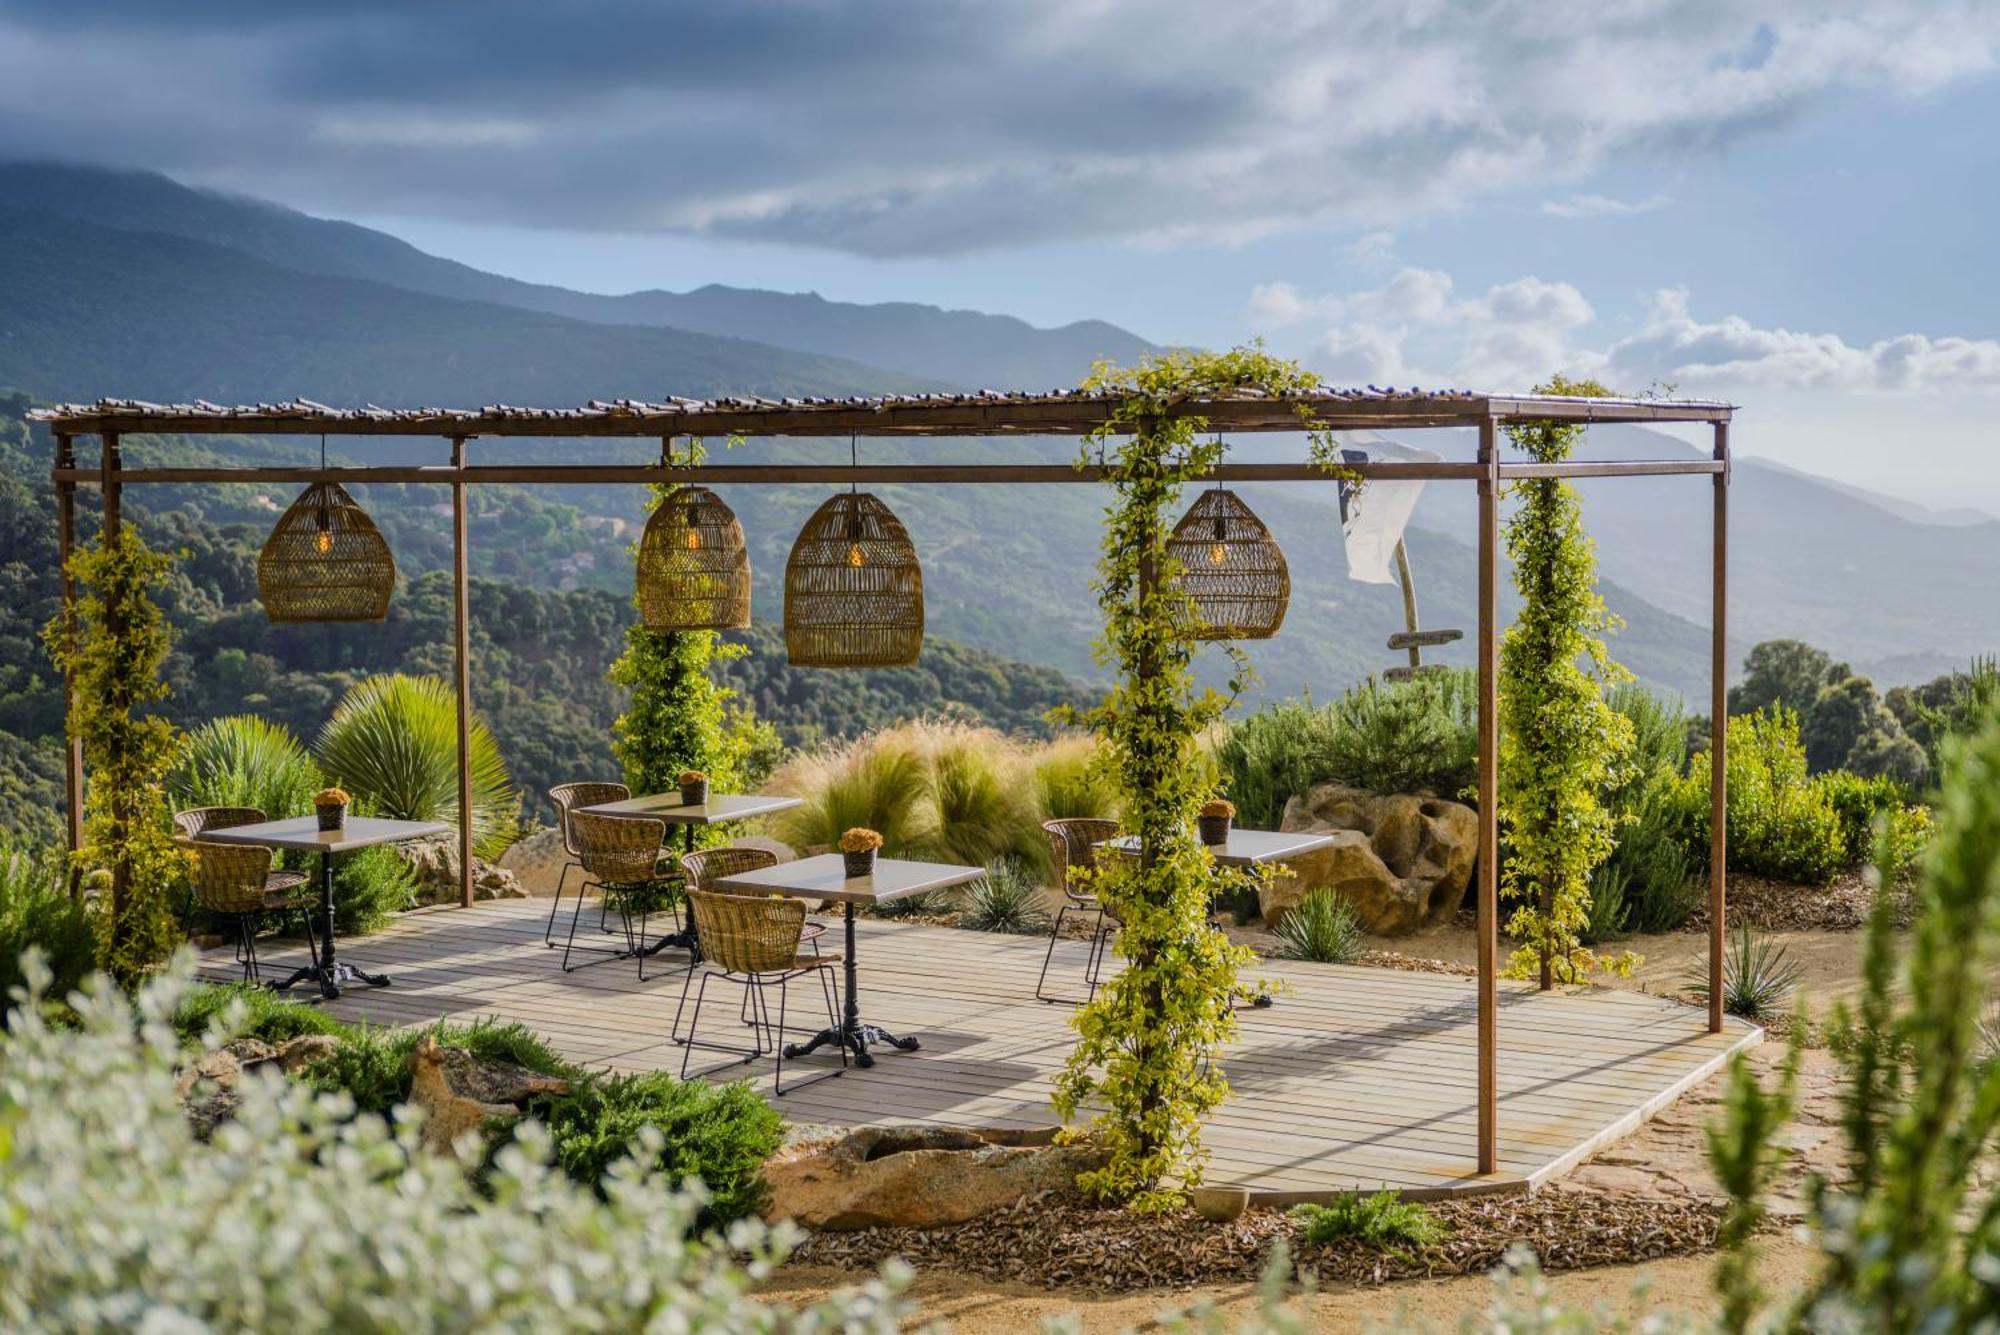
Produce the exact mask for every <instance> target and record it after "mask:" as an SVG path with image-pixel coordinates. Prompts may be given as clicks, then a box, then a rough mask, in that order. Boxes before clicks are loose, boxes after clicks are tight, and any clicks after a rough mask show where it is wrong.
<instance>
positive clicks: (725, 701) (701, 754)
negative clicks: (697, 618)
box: [608, 440, 771, 847]
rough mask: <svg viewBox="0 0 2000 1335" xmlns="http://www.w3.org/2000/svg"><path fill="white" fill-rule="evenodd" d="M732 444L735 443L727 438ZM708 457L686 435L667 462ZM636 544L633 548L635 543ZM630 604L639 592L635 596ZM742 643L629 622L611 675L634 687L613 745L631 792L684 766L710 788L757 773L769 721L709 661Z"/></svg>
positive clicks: (723, 658) (734, 652)
mask: <svg viewBox="0 0 2000 1335" xmlns="http://www.w3.org/2000/svg"><path fill="white" fill-rule="evenodd" d="M731 444H734V442H733V441H732V442H731ZM704 457H706V452H705V450H704V449H703V447H702V443H701V441H700V440H691V441H689V442H688V445H687V453H686V457H684V458H679V459H676V458H675V457H674V456H673V454H672V452H671V446H669V451H668V453H667V455H666V462H667V463H668V464H669V465H670V466H678V467H688V468H692V467H695V466H697V465H699V464H700V463H701V461H702V459H703V458H704ZM678 487H679V484H678V483H675V482H663V483H656V484H654V486H653V488H652V492H653V499H652V504H651V505H649V506H648V507H647V511H648V513H649V514H650V513H651V512H652V511H653V510H656V509H658V508H659V506H660V504H661V502H663V501H665V500H666V499H667V498H668V497H669V496H671V495H673V493H674V492H675V491H676V490H677V489H678ZM635 550H636V549H635ZM633 602H634V605H635V606H636V605H637V602H638V598H637V594H636V593H635V594H634V596H633ZM745 652H747V651H746V650H745V649H744V647H743V646H742V645H739V644H729V643H725V642H724V641H723V639H722V637H721V636H720V635H719V634H718V633H716V632H715V631H712V630H696V631H664V630H650V629H648V628H647V627H646V625H645V624H644V623H643V622H641V621H634V622H633V624H632V625H631V626H630V627H629V628H628V629H627V630H626V632H625V652H624V653H622V654H620V655H619V657H618V659H617V660H616V661H615V662H613V663H612V665H611V668H610V672H609V674H608V675H609V676H610V679H611V681H612V682H614V683H616V684H617V685H620V686H623V687H625V688H626V689H627V690H628V691H630V692H631V701H630V703H629V704H628V705H627V706H626V709H625V712H624V713H622V714H620V715H619V716H618V719H617V721H616V722H615V723H614V724H613V725H612V751H613V753H614V754H616V755H617V757H618V760H619V763H620V764H621V765H623V766H624V769H625V783H626V786H627V787H629V788H631V790H632V791H633V792H635V793H664V792H671V791H672V790H673V789H674V788H675V787H676V786H678V784H679V782H680V774H681V771H682V770H690V769H695V770H700V771H702V772H703V773H704V774H706V775H708V779H709V784H710V787H711V789H712V791H714V792H718V793H727V792H740V791H742V789H743V787H745V786H746V785H747V784H748V783H749V782H750V781H751V780H753V779H758V778H760V777H761V776H757V775H752V774H749V773H746V769H747V768H748V767H747V765H746V762H747V760H748V759H749V757H750V756H751V755H752V753H753V752H756V751H759V750H767V749H768V746H769V742H770V740H771V739H770V738H769V737H767V736H766V735H765V734H767V733H770V732H771V729H770V727H769V725H768V724H763V723H759V722H758V721H757V720H756V719H755V718H754V717H753V716H752V715H751V714H750V712H749V711H748V710H745V709H742V708H739V707H737V706H736V703H735V698H736V693H735V692H734V691H732V690H730V689H729V688H728V687H726V686H722V685H720V684H718V683H717V682H716V680H715V676H714V671H713V669H714V666H715V665H716V664H717V663H726V662H728V661H730V660H731V659H734V658H740V657H741V656H742V655H743V654H744V653H745ZM727 838H728V832H727V830H726V829H724V828H723V827H721V826H715V825H698V826H696V827H695V843H696V846H697V847H708V846H710V845H712V844H716V843H720V842H723V841H724V840H726V839H727Z"/></svg>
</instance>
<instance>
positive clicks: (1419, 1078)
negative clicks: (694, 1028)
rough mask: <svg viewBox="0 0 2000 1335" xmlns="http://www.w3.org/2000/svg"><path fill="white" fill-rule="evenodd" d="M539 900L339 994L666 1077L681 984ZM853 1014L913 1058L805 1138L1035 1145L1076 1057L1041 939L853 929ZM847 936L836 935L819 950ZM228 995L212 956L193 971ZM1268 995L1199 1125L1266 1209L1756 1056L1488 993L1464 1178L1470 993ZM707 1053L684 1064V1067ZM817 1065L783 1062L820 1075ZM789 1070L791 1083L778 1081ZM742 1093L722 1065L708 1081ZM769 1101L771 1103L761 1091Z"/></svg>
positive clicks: (846, 1087)
mask: <svg viewBox="0 0 2000 1335" xmlns="http://www.w3.org/2000/svg"><path fill="white" fill-rule="evenodd" d="M547 913H548V908H547V905H546V903H545V902H543V901H534V900H529V901H505V902H500V903H493V904H482V905H480V906H479V907H477V908H475V909H471V910H459V909H440V910H425V911H421V912H417V913H410V914H405V915H403V916H402V917H401V918H399V919H397V920H396V922H395V923H394V924H393V925H392V926H391V927H390V928H389V930H387V931H386V932H384V933H382V934H381V935H379V936H374V937H369V938H366V939H362V940H354V941H343V942H342V943H341V953H342V954H343V955H351V956H352V957H354V958H355V959H356V960H357V961H358V962H364V963H366V964H367V965H368V966H369V967H371V968H377V969H381V970H384V971H387V972H389V973H390V974H392V975H393V976H394V978H395V983H394V985H393V986H391V987H388V988H384V989H379V990H377V989H367V988H364V989H358V990H354V991H350V992H349V993H347V994H346V995H345V996H343V997H342V998H341V999H340V1000H339V1001H337V1002H334V1003H332V1006H331V1009H332V1010H333V1012H334V1013H335V1014H337V1015H339V1016H341V1017H342V1018H343V1019H349V1020H366V1021H368V1022H370V1023H375V1024H389V1025H402V1024H419V1023H428V1022H430V1021H434V1020H438V1019H450V1020H454V1021H459V1022H466V1021H470V1020H472V1019H475V1018H478V1017H481V1016H495V1017H498V1018H501V1019H507V1020H518V1021H520V1022H521V1023H523V1024H526V1025H527V1026H528V1027H529V1028H531V1029H533V1030H535V1031H536V1032H537V1033H539V1034H541V1035H542V1036H543V1037H544V1038H546V1039H547V1040H548V1041H549V1042H550V1043H551V1044H552V1045H553V1046H554V1047H555V1048H556V1049H557V1050H558V1051H560V1052H562V1053H563V1054H564V1055H565V1056H567V1057H569V1058H570V1059H571V1060H573V1061H576V1062H579V1063H581V1064H583V1065H586V1066H593V1067H603V1068H606V1069H610V1070H615V1071H646V1070H669V1071H678V1070H679V1069H680V1065H681V1057H682V1052H683V1049H682V1048H681V1047H679V1046H678V1045H676V1044H674V1043H673V1042H671V1041H670V1040H669V1037H668V1027H669V1025H670V1024H671V1023H672V1021H673V1016H674V1010H675V1007H676V1006H677V1005H678V1004H679V1002H680V999H681V992H682V987H683V983H684V981H685V979H684V972H683V971H681V970H679V969H676V968H675V967H674V966H673V965H671V964H669V963H667V960H666V957H663V959H662V961H661V963H662V972H661V973H659V974H658V975H654V976H649V977H648V978H647V979H646V980H645V981H644V982H641V981H640V980H639V978H638V976H637V970H636V969H635V968H634V967H633V966H632V965H631V964H630V963H629V962H609V963H602V964H596V965H593V966H591V967H588V968H584V969H580V970H578V971H577V972H575V973H569V974H565V973H563V972H562V970H561V969H560V967H559V966H558V956H557V953H556V952H555V951H552V950H549V949H548V948H547V947H545V946H544V945H543V942H542V931H543V925H544V923H545V921H546V918H547ZM859 930H860V934H861V936H860V959H861V965H862V984H861V995H862V1011H863V1015H864V1018H867V1019H869V1020H870V1021H872V1022H873V1023H877V1024H882V1025H885V1026H887V1027H888V1028H890V1029H892V1030H895V1031H896V1032H898V1033H904V1034H914V1035H917V1036H918V1037H920V1038H922V1039H923V1040H924V1047H923V1050H922V1051H920V1052H916V1053H896V1052H885V1053H880V1054H879V1056H878V1061H877V1064H876V1066H875V1067H874V1068H873V1069H872V1070H867V1071H862V1070H858V1069H857V1070H850V1071H849V1072H848V1073H847V1074H845V1075H843V1076H842V1077H841V1078H840V1079H838V1080H826V1081H821V1082H820V1083H818V1084H815V1085H812V1086H810V1087H808V1088H805V1089H802V1090H799V1091H797V1092H795V1093H793V1094H791V1095H789V1096H787V1097H786V1098H785V1099H783V1100H781V1101H780V1103H779V1107H780V1109H781V1111H783V1112H784V1113H785V1114H786V1115H787V1116H788V1117H790V1118H791V1119H793V1120H794V1121H800V1122H824V1123H832V1124H838V1125H866V1124H871V1123H885V1122H928V1123H936V1124H940V1125H960V1126H964V1125H974V1124H980V1125H1003V1126H1019V1127H1027V1126H1046V1125H1048V1124H1050V1123H1051V1122H1052V1121H1053V1120H1054V1113H1053V1112H1052V1111H1051V1110H1050V1108H1049V1103H1048V1100H1049V1094H1050V1091H1051V1089H1052V1088H1053V1084H1054V1080H1055V1077H1056V1075H1057V1074H1058V1073H1059V1072H1060V1071H1061V1069H1062V1065H1063V1062H1064V1060H1065V1059H1066V1058H1067V1057H1068V1055H1069V1052H1070V1049H1071V1047H1072V1045H1073V1043H1074V1034H1073V1032H1072V1030H1071V1029H1070V1027H1069V1025H1068V1017H1069V1015H1070V1013H1071V1008H1070V1007H1067V1006H1051V1005H1046V1004H1043V1003H1041V1002H1038V1001H1036V1000H1035V998H1034V985H1035V979H1036V977H1037V975H1038V974H1039V972H1040V970H1041V964H1042V953H1043V949H1044V946H1045V941H1044V940H1043V939H1039V938H1023V937H1006V936H994V935H986V934H981V933H976V932H961V931H955V930H952V929H949V928H939V927H926V926H921V925H918V924H912V923H900V922H893V921H885V920H866V921H864V922H862V923H861V924H860V927H859ZM836 936H837V933H830V934H829V936H828V938H827V939H828V942H829V946H830V948H837V946H832V944H831V943H832V942H834V940H835V938H836ZM1083 950H1084V945H1083V943H1081V942H1066V943H1063V944H1062V945H1059V946H1058V948H1057V953H1056V960H1055V964H1054V966H1053V967H1052V968H1051V971H1050V977H1051V982H1052V985H1055V986H1060V987H1074V986H1075V985H1076V982H1077V975H1078V974H1079V973H1080V971H1081V967H1082V958H1083ZM264 954H265V968H266V970H267V971H268V972H271V973H278V972H280V971H283V970H288V969H289V968H290V967H292V964H293V963H294V961H295V957H297V956H300V955H302V954H303V949H302V948H299V947H294V948H290V949H287V948H285V947H283V946H273V947H272V948H271V949H269V950H268V951H265V952H264ZM205 968H206V969H207V970H208V971H209V972H211V973H212V974H214V975H217V976H225V975H226V974H227V973H228V971H229V969H230V965H229V963H228V961H227V959H226V955H218V956H217V957H216V958H214V959H212V960H210V961H207V962H205ZM1257 972H1258V974H1259V976H1262V977H1268V978H1270V979H1272V980H1274V981H1276V982H1278V983H1279V985H1280V987H1281V992H1280V995H1279V999H1278V1003H1277V1005H1276V1006H1274V1007H1272V1008H1270V1009H1268V1010H1246V1011H1244V1012H1243V1014H1242V1016H1241V1021H1242V1024H1241V1030H1242V1033H1241V1037H1240V1038H1239V1040H1238V1041H1237V1042H1236V1043H1235V1044H1233V1045H1232V1046H1231V1048H1230V1049H1229V1051H1228V1052H1227V1053H1226V1054H1225V1055H1224V1057H1223V1060H1222V1068H1223V1071H1224V1073H1225V1074H1226V1075H1227V1076H1228V1077H1229V1080H1230V1084H1231V1087H1232V1090H1233V1093H1232V1096H1231V1098H1230V1099H1229V1101H1228V1102H1226V1103H1225V1104H1224V1105H1223V1106H1222V1107H1221V1108H1220V1109H1218V1110H1217V1111H1216V1113H1215V1114H1214V1115H1213V1116H1212V1117H1211V1118H1210V1119H1209V1122H1208V1125H1207V1128H1206V1131H1205V1137H1204V1138H1205V1141H1206V1143H1207V1145H1208V1146H1209V1149H1210V1152H1211V1158H1210V1162H1209V1165H1208V1180H1210V1181H1212V1182H1236V1183H1240V1184H1242V1185H1244V1186H1248V1187H1250V1188H1251V1189H1252V1191H1253V1193H1254V1194H1255V1195H1256V1196H1257V1197H1259V1198H1261V1199H1266V1200H1270V1201H1274V1202H1283V1201H1292V1200H1303V1199H1312V1198H1314V1197H1323V1196H1325V1195H1327V1194H1329V1193H1332V1192H1336V1191H1343V1190H1353V1189H1374V1188H1377V1187H1380V1186H1385V1185H1386V1186H1393V1187H1399V1188H1401V1189H1403V1190H1404V1191H1406V1192H1408V1193H1409V1194H1411V1195H1413V1196H1433V1197H1434V1196H1446V1195H1453V1194H1459V1193H1467V1192H1481V1191H1493V1190H1504V1189H1508V1188H1518V1187H1523V1186H1537V1185H1540V1184H1541V1183H1544V1182H1547V1181H1550V1180H1552V1179H1553V1178H1555V1177H1558V1176H1560V1175H1561V1174H1562V1173H1564V1172H1566V1171H1568V1169H1569V1168H1571V1167H1573V1166H1574V1165H1575V1164H1576V1163H1577V1162H1580V1161H1581V1160H1582V1159H1583V1158H1585V1157H1587V1156H1588V1155H1589V1154H1590V1153H1591V1152H1592V1151H1593V1150H1595V1149H1596V1148H1598V1147H1601V1146H1602V1145H1604V1144H1608V1143H1610V1142H1611V1141H1612V1140H1615V1139H1616V1138H1617V1137H1619V1136H1622V1135H1625V1134H1627V1133H1629V1132H1630V1130H1631V1129H1632V1128H1633V1127H1635V1126H1637V1125H1638V1124H1639V1123H1640V1122H1641V1121H1643V1120H1644V1119H1645V1118H1647V1117H1649V1116H1652V1115H1653V1114H1654V1113H1656V1112H1658V1111H1659V1110H1660V1109H1661V1108H1662V1107H1665V1106H1667V1104H1669V1103H1671V1102H1672V1100H1673V1099H1674V1098H1675V1097H1677V1096H1678V1095H1679V1094H1680V1093H1681V1092H1682V1091H1684V1090H1685V1089H1687V1088H1688V1087H1690V1086H1691V1085H1693V1084H1694V1083H1696V1082H1698V1081H1699V1080H1701V1079H1702V1078H1703V1077H1704V1076H1706V1075H1707V1074H1708V1073H1709V1072H1711V1071H1713V1070H1715V1069H1716V1068H1717V1067H1718V1066H1719V1065H1720V1064H1721V1063H1722V1062H1724V1061H1725V1060H1727V1058H1728V1056H1729V1054H1730V1053H1732V1052H1734V1051H1737V1050H1739V1049H1741V1048H1743V1047H1746V1046H1749V1045H1751V1044H1754V1043H1755V1042H1757V1041H1758V1040H1759V1038H1760V1037H1761V1035H1760V1033H1759V1031H1758V1030H1756V1029H1755V1028H1754V1027H1752V1026H1750V1025H1747V1024H1744V1023H1742V1022H1741V1021H1736V1020H1732V1021H1730V1026H1729V1028H1728V1030H1727V1031H1726V1032H1725V1033H1722V1034H1719V1035H1714V1034H1709V1033H1707V1032H1706V1029H1705V1026H1704V1024H1703V1019H1704V1017H1703V1016H1702V1015H1701V1013H1700V1012H1698V1011H1696V1010H1694V1009H1693V1008H1691V1007H1687V1006H1683V1005H1680V1004H1678V1003H1676V1002H1672V1001H1668V1000H1665V999H1663V998H1659V997H1652V996H1646V995H1643V994H1640V993H1635V992H1627V991H1617V990H1611V989H1602V988H1577V989H1569V990H1565V991H1557V992H1552V993H1538V992H1535V991H1533V990H1532V989H1530V988H1527V987H1525V986H1523V985H1519V984H1507V983H1503V984H1502V985H1501V993H1500V1001H1501V1006H1500V1052H1499V1067H1500V1145H1499V1169H1498V1171H1497V1172H1495V1173H1493V1174H1490V1175H1486V1176H1480V1175H1479V1174H1477V1173H1475V1172H1474V1171H1473V1166H1474V1165H1473V1135H1474V1127H1475V1123H1476V1118H1475V1115H1474V1111H1475V1110H1474V1108H1473V1063H1474V1057H1475V1041H1476V1039H1475V1031H1474V1020H1475V1009H1474V999H1475V992H1474V988H1473V985H1472V983H1471V980H1469V979H1466V978H1460V977H1454V976H1450V975H1443V974H1425V973H1413V972H1401V971H1396V970H1388V969H1366V968H1343V967H1339V966H1331V965H1311V964H1299V963H1295V962H1289V961H1262V962H1260V963H1259V966H1258V970H1257ZM733 992H734V989H733V988H731V989H727V990H725V991H724V992H722V993H721V994H720V996H721V999H720V1000H718V999H717V995H718V994H717V991H716V988H715V987H714V986H711V988H710V1001H709V1004H708V1008H707V1009H706V1010H704V1012H703V1016H702V1034H703V1037H704V1038H709V1037H714V1038H716V1039H717V1040H718V1041H720V1040H722V1039H724V1038H730V1039H733V1038H734V1036H735V1034H734V1030H735V1027H736V1026H735V1011H736V1006H735V1001H734V998H733V996H732V994H733ZM793 1000H794V1001H795V1002H797V1003H798V1004H797V1006H796V1007H795V1009H794V1014H793V1016H792V1017H791V1023H792V1024H793V1026H794V1027H795V1028H797V1029H798V1030H799V1031H800V1032H801V1033H804V1032H808V1031H809V1030H810V1029H812V1028H814V1027H816V1026H814V1024H813V1016H814V1014H815V1007H819V1008H820V1009H819V1010H818V1012H817V1013H818V1014H819V1015H822V1016H823V1015H824V1009H823V1003H822V1002H821V1001H820V1000H819V996H818V993H817V989H816V988H813V989H811V990H810V991H808V990H807V989H805V988H800V989H797V990H795V994H794V997H793ZM718 1060H720V1055H719V1054H716V1053H712V1052H706V1051H698V1052H697V1053H696V1054H695V1066H696V1069H699V1068H700V1067H701V1066H702V1065H703V1064H704V1062H707V1063H714V1062H716V1061H718ZM836 1064H837V1058H836V1057H833V1056H829V1055H827V1054H825V1053H821V1054H818V1055H816V1056H815V1057H812V1058H808V1059H804V1060H802V1061H800V1062H799V1063H798V1064H797V1069H798V1071H799V1073H800V1074H801V1075H804V1074H807V1073H808V1072H809V1071H812V1070H819V1069H830V1068H831V1067H833V1066H834V1065H836ZM789 1069H791V1067H790V1064H788V1070H789ZM746 1075H750V1076H754V1077H755V1078H757V1079H759V1080H760V1081H768V1079H769V1067H768V1065H767V1064H758V1065H756V1066H741V1065H738V1066H734V1067H730V1068H727V1069H723V1070H720V1071H717V1072H715V1073H713V1074H712V1075H711V1076H710V1078H712V1079H717V1080H724V1079H731V1078H742V1077H744V1076H746ZM765 1087H766V1088H768V1084H766V1085H765Z"/></svg>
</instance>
